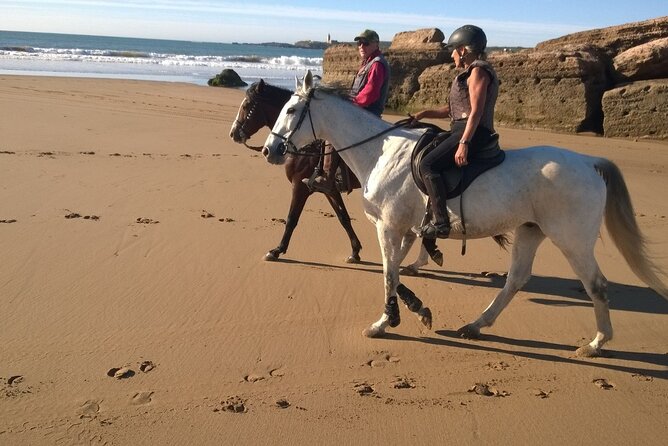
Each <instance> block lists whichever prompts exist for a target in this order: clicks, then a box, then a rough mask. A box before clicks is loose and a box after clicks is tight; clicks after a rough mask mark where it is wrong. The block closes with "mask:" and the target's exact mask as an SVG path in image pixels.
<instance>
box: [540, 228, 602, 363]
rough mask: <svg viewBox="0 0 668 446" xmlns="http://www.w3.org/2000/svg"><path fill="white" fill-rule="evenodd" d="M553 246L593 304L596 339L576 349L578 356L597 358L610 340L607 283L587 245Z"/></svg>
mask: <svg viewBox="0 0 668 446" xmlns="http://www.w3.org/2000/svg"><path fill="white" fill-rule="evenodd" d="M553 241H554V240H553ZM554 242H555V244H556V245H557V246H558V247H559V249H561V252H563V253H564V255H565V256H566V259H568V262H569V263H570V265H571V267H572V268H573V271H575V274H577V276H578V278H579V279H580V280H581V281H582V284H583V285H584V287H585V290H586V291H587V294H588V295H589V297H590V298H591V301H592V303H593V304H594V314H595V315H596V329H597V332H596V337H594V339H593V340H592V341H591V342H590V343H589V344H587V345H584V346H582V347H580V348H578V349H577V351H576V354H577V355H578V356H585V357H597V356H601V348H602V347H603V344H605V343H606V342H607V341H609V340H611V339H612V322H610V308H609V306H608V296H607V294H608V293H607V289H608V281H607V280H606V278H605V277H604V276H603V273H601V270H600V269H599V267H598V263H597V262H596V258H595V257H594V248H593V246H587V244H584V243H583V244H580V243H572V242H570V243H569V245H572V246H564V244H563V243H560V242H559V241H554Z"/></svg>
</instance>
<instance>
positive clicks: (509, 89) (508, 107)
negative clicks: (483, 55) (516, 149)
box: [489, 50, 608, 133]
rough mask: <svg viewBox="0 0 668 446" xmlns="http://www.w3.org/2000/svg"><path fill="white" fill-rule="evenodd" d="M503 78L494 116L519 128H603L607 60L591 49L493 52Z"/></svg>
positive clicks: (591, 129)
mask: <svg viewBox="0 0 668 446" xmlns="http://www.w3.org/2000/svg"><path fill="white" fill-rule="evenodd" d="M489 61H490V63H491V64H492V65H493V66H494V67H495V69H496V71H497V73H498V75H499V80H500V83H501V84H500V87H499V98H498V101H497V107H496V115H495V117H496V122H497V123H499V124H501V125H507V126H512V127H520V128H533V129H548V130H556V131H564V132H581V131H593V132H597V133H602V131H603V116H602V115H601V108H600V104H601V97H602V96H603V92H604V91H605V88H606V85H607V83H608V81H607V76H606V65H605V63H604V62H602V61H601V60H600V58H599V57H598V56H597V55H596V54H595V53H592V52H588V51H584V50H583V51H534V50H526V51H522V52H519V53H512V54H509V53H493V54H491V55H490V57H489Z"/></svg>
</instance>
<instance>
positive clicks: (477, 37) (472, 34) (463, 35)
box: [448, 25, 487, 53]
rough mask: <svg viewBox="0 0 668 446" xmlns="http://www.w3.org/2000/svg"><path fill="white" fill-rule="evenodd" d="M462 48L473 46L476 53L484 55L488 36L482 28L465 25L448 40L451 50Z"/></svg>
mask: <svg viewBox="0 0 668 446" xmlns="http://www.w3.org/2000/svg"><path fill="white" fill-rule="evenodd" d="M460 46H472V47H473V48H475V50H476V51H478V52H479V53H482V52H483V51H485V48H486V47H487V36H486V35H485V32H484V31H483V30H482V28H478V27H477V26H475V25H464V26H462V27H461V28H457V29H456V30H455V31H454V32H453V33H452V34H451V35H450V38H449V39H448V47H449V48H457V47H460Z"/></svg>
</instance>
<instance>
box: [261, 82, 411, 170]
mask: <svg viewBox="0 0 668 446" xmlns="http://www.w3.org/2000/svg"><path fill="white" fill-rule="evenodd" d="M314 94H315V89H314V88H311V89H310V90H309V92H308V95H307V97H306V104H305V105H304V108H303V109H302V113H301V115H300V116H299V120H298V121H297V126H296V127H295V128H294V130H291V131H290V132H289V133H288V136H283V135H280V134H278V133H275V132H271V134H272V135H274V136H275V137H277V138H279V139H282V140H283V141H284V143H283V144H284V146H285V150H284V151H283V155H285V154H289V155H293V156H318V157H320V156H332V154H333V153H334V152H330V153H307V152H304V151H303V150H300V149H298V148H297V147H295V145H294V144H293V143H292V141H290V138H292V135H293V134H294V133H295V132H296V131H297V130H299V128H300V127H301V125H302V123H303V122H304V119H305V118H306V115H307V114H308V118H309V122H310V124H311V132H312V133H313V140H314V141H315V140H317V139H318V137H317V136H316V134H315V129H314V127H313V119H312V117H311V106H310V105H311V100H312V99H313V95H314ZM412 120H413V119H412V118H410V117H409V118H405V119H401V120H399V121H397V122H395V123H394V124H393V125H392V126H390V127H388V128H386V129H385V130H383V131H381V132H379V133H376V134H375V135H372V136H370V137H368V138H365V139H363V140H362V141H358V142H356V143H354V144H351V145H349V146H346V147H343V148H340V149H337V148H335V151H336V152H339V153H340V152H344V151H346V150H350V149H353V148H355V147H358V146H361V145H363V144H366V143H368V142H369V141H373V140H374V139H376V138H379V137H381V136H383V135H384V134H386V133H389V132H391V131H393V130H396V129H398V128H400V127H405V126H407V125H408V124H410V123H411V121H412Z"/></svg>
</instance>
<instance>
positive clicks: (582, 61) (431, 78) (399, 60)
mask: <svg viewBox="0 0 668 446" xmlns="http://www.w3.org/2000/svg"><path fill="white" fill-rule="evenodd" d="M443 40H444V35H443V33H442V32H440V31H439V30H438V29H435V28H432V29H423V30H417V31H411V32H403V33H399V34H397V35H396V36H395V37H394V40H393V41H392V45H391V46H390V48H389V49H388V50H387V51H386V52H385V55H386V57H387V59H388V62H389V64H390V67H391V69H392V77H391V80H390V96H389V98H388V103H387V105H388V107H389V108H390V109H394V110H395V111H399V112H405V111H409V112H410V111H414V110H419V109H423V108H430V107H438V106H442V105H444V104H447V99H448V98H447V96H448V94H449V91H450V87H451V85H452V80H453V78H454V77H455V75H456V74H457V73H458V71H457V70H455V69H454V67H453V63H452V60H451V57H450V52H449V51H447V50H446V49H445V47H444V44H443ZM488 59H489V61H490V62H491V63H492V65H494V67H495V68H496V70H497V73H498V75H499V79H500V90H499V98H498V102H497V108H496V121H497V123H499V124H500V125H505V126H509V127H519V128H532V129H544V130H554V131H562V132H582V131H593V132H596V133H599V134H604V135H606V136H618V137H619V136H623V137H640V138H654V139H668V136H666V133H667V132H666V131H665V130H663V129H664V127H666V125H665V122H666V116H665V113H662V112H661V111H662V110H665V109H666V97H668V88H666V85H665V82H664V80H665V79H668V17H661V18H657V19H651V20H647V21H644V22H636V23H630V24H626V25H620V26H613V27H610V28H604V29H596V30H591V31H584V32H580V33H575V34H570V35H568V36H564V37H560V38H558V39H552V40H549V41H546V42H542V43H539V44H538V45H537V46H536V48H535V49H528V50H523V51H520V52H512V53H504V52H497V53H491V54H490V55H489V58H488ZM358 67H359V55H358V54H357V50H356V48H354V47H352V46H350V45H338V46H336V47H330V48H329V49H328V50H327V51H326V52H325V59H324V63H323V69H324V81H325V82H326V83H331V82H335V83H339V84H340V85H342V86H345V87H349V86H350V85H351V83H352V79H353V78H354V76H355V73H356V71H357V69H358ZM648 80H651V81H652V82H650V83H649V84H648V83H647V81H648ZM629 82H634V83H629ZM636 82H639V83H638V85H636ZM621 91H623V93H620V92H621ZM625 101H626V102H628V104H627V105H626V106H625V105H624V104H625ZM625 112H626V115H624V113H625ZM636 119H638V120H640V121H642V125H641V124H640V123H638V122H636ZM624 120H627V121H628V122H629V123H630V124H625V123H624V122H623V121H624Z"/></svg>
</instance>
